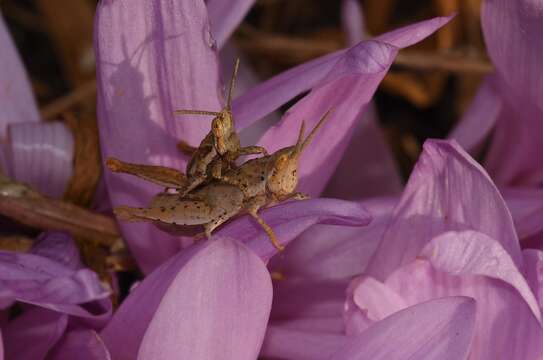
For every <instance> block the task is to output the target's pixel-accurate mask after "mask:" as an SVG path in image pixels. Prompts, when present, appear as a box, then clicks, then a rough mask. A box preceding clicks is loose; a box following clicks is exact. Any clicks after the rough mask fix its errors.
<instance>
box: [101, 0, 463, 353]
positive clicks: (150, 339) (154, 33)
mask: <svg viewBox="0 0 543 360" xmlns="http://www.w3.org/2000/svg"><path fill="white" fill-rule="evenodd" d="M208 5H209V13H210V14H213V13H214V10H213V9H212V6H213V2H210V3H209V4H208ZM232 8H236V6H232ZM225 16H226V17H228V16H230V15H228V14H226V15H225ZM449 19H450V18H436V19H432V20H428V21H425V22H421V23H418V24H414V25H412V26H408V27H406V28H402V29H399V30H396V31H393V32H390V33H387V34H384V35H382V36H379V37H378V38H376V39H373V40H368V41H362V42H359V43H357V44H354V45H353V46H352V47H350V48H348V49H345V50H341V51H338V52H336V53H333V54H330V55H327V56H324V57H322V58H319V59H316V60H313V61H310V62H309V63H306V64H303V65H301V66H298V67H296V68H294V69H291V70H289V71H287V72H285V73H283V74H280V75H278V76H276V77H274V78H272V79H270V80H268V81H266V82H264V83H262V84H260V85H257V86H256V87H255V88H253V89H251V90H249V91H248V92H246V93H244V94H243V95H241V96H239V97H238V98H237V99H235V101H234V104H233V112H234V118H235V121H236V127H237V129H238V130H240V131H241V130H243V129H245V128H247V127H249V126H250V125H252V124H254V123H255V122H256V121H257V120H259V119H261V118H262V117H264V116H265V115H267V114H269V113H270V112H272V111H274V110H276V109H277V108H279V107H280V106H281V105H282V104H284V103H286V102H287V101H289V100H290V99H292V98H293V97H295V96H297V95H298V94H300V93H302V92H304V91H308V90H309V91H310V92H309V94H308V95H306V96H305V97H304V98H303V99H302V100H300V101H299V102H298V103H297V104H296V105H294V106H293V107H292V108H291V109H290V110H289V111H288V112H287V114H286V115H285V116H284V117H283V119H282V120H281V121H280V122H279V124H278V125H277V126H275V127H273V128H271V129H269V130H268V131H266V132H265V133H264V135H263V136H262V138H261V139H260V140H259V142H258V144H259V145H262V146H265V147H266V148H267V149H268V150H269V151H275V150H276V149H278V148H281V147H284V146H288V145H291V144H292V143H294V141H295V138H296V136H297V131H298V128H299V125H300V122H301V120H302V119H306V120H307V122H308V124H307V125H308V127H311V126H312V125H313V124H314V123H315V122H316V121H317V120H318V119H319V118H320V116H321V115H322V114H323V113H324V112H325V111H326V110H328V109H329V108H330V107H333V109H334V111H333V114H332V115H331V118H330V119H329V120H328V123H327V124H325V125H324V126H323V129H322V131H321V132H320V133H319V134H318V135H317V136H316V138H315V140H314V142H313V144H314V145H313V146H312V147H309V148H308V149H307V151H306V152H305V153H304V155H303V156H302V159H301V161H300V169H299V174H300V177H301V180H300V186H299V189H300V190H302V191H305V192H308V193H310V194H312V195H315V196H317V195H319V194H320V193H321V192H322V191H323V189H324V188H325V186H326V184H327V182H328V181H329V179H330V178H331V177H332V175H333V172H334V169H335V168H336V166H337V164H338V163H339V162H340V160H341V158H342V154H343V153H344V151H345V149H346V148H347V145H348V144H349V140H350V138H351V133H352V130H353V128H354V127H355V124H356V121H357V120H358V119H359V118H360V117H361V116H362V115H363V113H364V112H365V109H366V107H367V105H368V103H369V102H370V100H371V98H372V96H373V93H374V92H375V89H376V87H377V86H378V84H379V82H380V81H381V80H382V78H383V77H384V75H385V74H386V72H387V70H388V68H389V67H390V65H391V63H392V62H393V60H394V56H395V55H396V53H397V51H398V50H399V49H400V48H403V47H406V46H409V45H411V44H413V43H416V42H418V41H420V40H422V39H424V38H425V37H427V36H429V35H430V34H432V33H433V32H434V31H436V30H437V29H438V28H440V27H441V26H443V25H444V24H445V23H447V22H448V21H449ZM211 20H213V19H211ZM213 29H214V28H213V22H211V25H210V24H209V22H208V15H207V9H206V6H205V5H204V3H203V2H202V1H188V0H187V1H176V2H172V1H166V0H164V1H146V0H140V1H126V0H117V1H102V2H101V3H100V4H99V7H98V11H97V17H96V37H95V47H96V54H97V66H98V72H97V73H98V77H99V81H98V84H99V87H98V89H99V92H98V94H99V113H100V136H101V145H102V152H103V156H104V158H105V157H107V156H114V157H117V158H121V159H123V160H126V161H130V162H136V163H148V164H149V163H151V164H159V165H165V166H170V167H176V168H181V169H182V168H183V167H184V165H185V164H186V160H187V159H186V158H184V157H182V156H181V155H180V154H179V153H177V150H176V147H175V144H176V142H177V141H178V140H179V139H183V140H185V141H187V142H189V143H190V144H193V145H196V144H198V142H199V141H200V140H201V138H202V137H203V135H204V134H205V133H206V132H207V131H209V122H206V121H202V120H201V119H185V118H179V119H174V118H173V115H172V114H173V110H174V109H177V108H184V109H187V108H188V109H190V108H195V109H209V110H218V109H220V107H221V103H222V101H221V100H220V96H221V94H222V91H221V90H220V89H219V87H218V83H219V76H218V63H217V56H216V43H215V42H214V40H213V38H214V36H213V35H212V34H213V32H214V30H213ZM106 181H107V184H108V188H109V192H110V197H111V199H112V202H113V203H114V204H118V205H120V204H131V205H145V204H146V202H148V201H149V199H150V198H151V197H152V196H153V195H154V194H155V193H156V192H158V191H160V189H159V188H158V187H156V186H154V185H152V184H146V183H145V182H143V181H141V180H138V179H132V178H130V177H127V176H123V175H119V174H107V176H106ZM364 205H365V204H364V203H359V202H351V201H344V200H335V199H319V198H316V199H313V200H308V201H303V202H290V203H284V204H280V205H278V206H276V207H273V208H270V209H266V210H264V211H262V216H263V217H264V219H265V220H266V222H268V223H269V224H270V225H271V226H272V227H273V228H274V230H275V231H276V233H277V235H278V237H279V238H280V239H281V240H282V241H283V242H284V243H287V242H289V241H291V240H293V239H294V238H296V237H297V236H298V235H300V234H302V233H303V232H304V231H305V230H307V229H309V228H311V227H314V226H315V225H316V224H326V225H328V226H336V227H340V228H341V229H348V230H350V231H352V229H360V228H361V227H363V226H365V225H367V224H368V223H369V221H370V215H369V214H368V212H367V211H366V209H365V206H364ZM121 226H122V228H123V233H124V236H125V238H126V239H127V241H128V243H129V246H130V247H131V249H132V251H133V253H134V255H135V256H136V258H137V260H138V262H139V264H140V266H141V267H142V268H143V269H144V271H145V272H146V273H148V275H147V277H146V278H145V279H144V280H143V282H142V283H141V284H140V285H138V287H136V289H135V290H134V291H133V292H132V293H131V294H130V295H129V297H128V298H127V299H126V300H125V301H124V302H123V304H122V305H121V307H120V308H119V310H118V311H117V313H116V314H115V315H114V317H113V319H112V321H111V322H110V323H109V324H108V326H107V327H106V328H105V329H104V330H103V331H102V333H101V335H102V337H103V339H104V342H105V343H106V345H107V347H108V349H109V351H110V352H111V354H112V356H113V357H114V358H119V359H134V358H140V359H150V358H153V359H171V358H179V357H181V358H197V359H213V358H216V357H218V356H219V355H218V354H220V357H221V358H225V359H255V358H256V357H257V355H258V353H259V349H260V347H261V345H262V340H263V337H264V332H265V329H266V323H267V319H268V316H269V313H270V305H271V300H272V298H271V296H272V295H271V286H270V280H269V273H268V272H267V270H266V269H265V267H264V263H263V262H262V260H268V259H270V258H271V257H272V256H273V255H275V254H276V250H275V249H274V248H273V247H272V246H271V244H270V243H269V242H268V240H267V239H266V235H265V233H264V232H263V231H262V230H261V229H260V228H259V227H258V225H257V224H255V223H254V221H252V219H250V218H248V217H241V218H238V219H236V220H234V221H232V222H230V223H228V224H226V225H225V226H224V227H222V228H221V229H219V230H218V231H217V232H216V233H215V237H216V238H217V239H216V240H214V241H210V242H205V243H203V244H199V245H193V246H191V247H188V248H186V249H184V250H183V251H181V252H179V249H180V244H179V239H176V238H174V237H171V236H169V235H165V234H163V233H161V232H159V231H158V230H157V229H156V228H155V227H153V226H150V225H146V224H136V225H134V224H121ZM242 243H243V244H242ZM166 259H168V260H166ZM304 285H305V284H304ZM308 285H309V286H310V285H311V284H308ZM344 290H345V288H344V289H343V291H344ZM308 296H311V294H310V293H309V295H308ZM221 300H222V301H221ZM279 300H280V297H279ZM274 302H275V299H274ZM428 306H431V307H432V308H433V307H434V306H436V308H441V307H443V312H442V314H443V317H440V318H436V319H437V321H436V322H429V323H428V324H429V328H435V327H437V326H440V324H444V323H447V324H449V325H450V326H451V327H453V328H454V326H460V325H459V324H460V323H462V324H464V325H465V326H464V327H463V332H462V334H465V336H462V337H459V338H458V341H459V342H460V343H462V344H464V345H465V343H466V341H467V340H469V339H470V338H471V335H470V334H471V330H470V325H469V324H470V323H471V322H472V320H473V319H472V317H473V304H472V302H471V300H466V299H448V300H445V301H443V302H439V303H438V304H437V305H436V304H433V303H432V304H429V305H428ZM456 310H458V311H459V312H458V314H463V315H462V316H460V317H456V316H454V315H452V314H453V313H455V312H456ZM274 311H275V310H274ZM411 311H413V312H414V313H415V314H417V315H416V317H417V318H418V316H419V315H421V314H422V313H423V312H424V310H420V309H418V310H417V309H412V310H410V311H408V312H406V313H404V314H403V315H401V316H399V317H398V318H397V319H396V320H394V319H393V320H390V322H389V323H388V325H387V324H386V323H383V324H384V325H383V329H385V328H389V327H390V326H394V325H393V324H394V323H395V322H396V321H399V322H403V321H406V319H407V317H409V316H410V315H409V314H410V313H411ZM272 313H273V312H272ZM135 314H138V315H135ZM428 320H431V319H428ZM457 321H460V323H457ZM454 324H456V325H454ZM126 329H130V331H126ZM382 331H383V332H382ZM384 331H385V330H381V331H378V332H377V333H376V334H374V335H370V334H369V333H368V334H366V335H365V336H366V337H367V340H365V341H366V343H368V344H369V343H371V341H372V340H371V339H373V336H377V337H382V336H383V334H384ZM445 338H446V336H444V337H443V339H445ZM447 339H448V338H447ZM375 344H377V343H375ZM464 345H462V346H464ZM356 346H357V345H356V344H355V343H352V344H350V343H349V346H347V347H345V348H344V349H343V351H347V352H348V351H351V350H349V349H351V347H356ZM376 346H377V345H376ZM352 351H354V350H352ZM338 356H341V357H343V356H342V355H338Z"/></svg>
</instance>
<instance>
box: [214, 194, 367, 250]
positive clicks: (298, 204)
mask: <svg viewBox="0 0 543 360" xmlns="http://www.w3.org/2000/svg"><path fill="white" fill-rule="evenodd" d="M260 215H261V216H262V218H264V220H265V221H266V223H267V224H268V225H269V226H271V228H272V229H273V231H274V232H275V234H276V235H277V238H278V239H279V241H280V242H281V243H282V244H285V245H286V244H288V243H289V242H290V241H291V240H293V239H295V238H296V237H297V236H298V235H300V234H301V233H303V232H304V231H305V230H307V229H308V228H310V227H312V226H313V225H315V224H331V225H343V226H353V227H360V226H365V225H368V224H369V223H370V221H371V216H370V214H369V213H368V212H367V211H366V209H365V208H364V206H362V205H361V204H359V203H355V202H349V201H342V200H335V199H322V198H321V199H311V200H303V201H291V202H287V203H283V204H280V205H277V206H274V207H271V208H269V209H265V210H262V211H260ZM216 234H217V236H220V237H231V238H234V239H236V240H238V241H240V242H242V243H245V244H246V245H247V246H248V247H249V248H250V249H251V250H253V251H254V252H255V253H256V254H257V255H258V256H260V257H261V258H262V259H264V260H268V259H270V258H271V257H272V256H273V255H275V254H276V253H277V249H276V248H275V247H273V245H272V243H271V241H270V240H269V238H268V236H267V234H266V233H265V232H264V230H263V229H262V227H261V226H260V225H259V224H258V223H257V222H256V220H254V219H253V218H251V217H249V216H244V217H241V218H237V219H235V220H234V221H232V222H230V223H228V224H226V225H225V226H224V227H223V228H221V229H220V230H219V231H217V232H216Z"/></svg>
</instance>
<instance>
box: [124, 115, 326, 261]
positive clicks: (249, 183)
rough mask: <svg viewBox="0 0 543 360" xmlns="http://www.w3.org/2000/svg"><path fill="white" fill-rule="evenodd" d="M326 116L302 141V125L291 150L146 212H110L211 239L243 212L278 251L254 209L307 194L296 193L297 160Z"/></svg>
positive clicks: (165, 197) (166, 197)
mask: <svg viewBox="0 0 543 360" xmlns="http://www.w3.org/2000/svg"><path fill="white" fill-rule="evenodd" d="M329 113H330V111H328V112H327V113H326V114H324V115H323V117H322V118H321V119H320V121H319V122H318V123H317V125H316V126H315V127H314V128H313V130H312V131H311V133H310V134H309V135H308V136H307V138H306V139H305V140H303V136H304V123H303V122H302V126H301V127H300V133H299V135H298V140H297V141H296V144H295V145H294V146H289V147H286V148H283V149H280V150H278V151H276V152H275V153H273V154H271V155H266V156H263V157H261V158H257V159H252V160H249V161H247V162H246V163H244V164H243V165H241V166H239V167H238V168H236V169H231V170H229V171H227V172H226V173H225V174H223V176H222V177H221V179H220V180H214V181H212V182H210V183H208V184H207V185H203V186H201V187H200V188H197V189H196V190H195V191H193V192H192V193H190V194H188V195H186V196H180V195H179V194H160V195H158V196H157V197H155V198H154V200H153V201H152V203H151V205H150V206H149V207H148V208H132V207H127V206H121V207H117V208H116V209H115V214H116V215H117V216H118V217H119V218H121V219H123V220H128V221H141V220H151V221H153V220H154V221H161V222H164V223H168V224H174V225H203V226H204V229H205V232H204V234H205V236H207V237H208V238H210V237H211V232H212V231H213V230H214V229H215V228H217V227H218V226H219V225H221V224H222V223H224V222H225V221H227V220H228V219H230V218H232V217H234V216H235V215H237V214H239V213H242V212H247V213H249V215H251V216H252V217H253V218H254V219H255V220H256V221H257V222H258V223H259V224H260V225H261V226H262V228H263V229H264V231H265V232H266V233H267V235H268V236H269V238H270V240H271V242H272V244H273V245H274V246H275V247H276V248H277V249H279V250H283V245H281V243H279V241H278V240H277V237H276V236H275V234H274V232H273V230H272V229H271V227H270V226H269V225H268V224H266V222H265V221H264V219H262V218H261V217H260V215H259V214H258V210H259V209H260V208H261V207H265V206H269V205H272V204H275V203H278V202H280V201H285V200H288V199H297V200H302V199H307V196H305V195H303V194H301V193H298V192H295V189H296V185H297V184H298V174H297V169H298V159H299V157H300V154H301V153H302V151H303V149H304V148H305V147H306V146H307V145H308V144H309V143H310V142H311V140H312V139H313V137H314V136H315V134H316V132H317V130H318V129H319V128H320V126H321V125H322V124H323V123H324V121H325V120H326V118H327V117H328V114H329Z"/></svg>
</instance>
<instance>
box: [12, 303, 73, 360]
mask: <svg viewBox="0 0 543 360" xmlns="http://www.w3.org/2000/svg"><path fill="white" fill-rule="evenodd" d="M67 325H68V317H67V316H66V315H64V314H59V313H56V312H53V311H49V310H45V309H40V308H30V309H27V310H25V311H24V312H23V313H22V314H21V315H19V316H18V317H16V318H15V319H13V320H11V321H10V322H9V323H8V324H7V325H6V326H5V327H3V328H2V336H3V338H4V346H5V352H6V358H7V359H25V360H42V359H44V358H45V356H46V355H47V353H48V352H49V350H51V348H52V347H53V346H54V345H55V344H56V343H57V341H58V340H59V339H60V338H61V336H62V334H63V333H64V331H65V330H66V326H67Z"/></svg>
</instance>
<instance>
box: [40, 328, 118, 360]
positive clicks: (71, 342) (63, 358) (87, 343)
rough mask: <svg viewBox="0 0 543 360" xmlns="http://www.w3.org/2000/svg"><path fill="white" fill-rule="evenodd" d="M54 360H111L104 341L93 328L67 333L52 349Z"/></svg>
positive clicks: (51, 356)
mask: <svg viewBox="0 0 543 360" xmlns="http://www.w3.org/2000/svg"><path fill="white" fill-rule="evenodd" d="M50 358H51V359H54V360H73V359H78V360H111V356H110V355H109V352H108V350H107V349H106V346H105V345H104V342H103V341H102V339H101V338H100V336H99V335H98V334H97V333H96V332H95V331H93V330H87V329H77V330H72V331H69V332H68V333H66V334H65V335H64V336H63V337H62V339H61V340H60V341H59V342H58V343H57V345H56V346H55V348H54V349H53V350H52V351H51V354H50Z"/></svg>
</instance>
